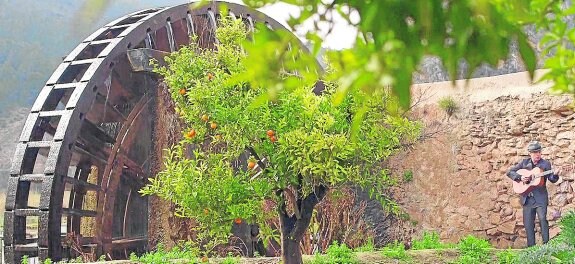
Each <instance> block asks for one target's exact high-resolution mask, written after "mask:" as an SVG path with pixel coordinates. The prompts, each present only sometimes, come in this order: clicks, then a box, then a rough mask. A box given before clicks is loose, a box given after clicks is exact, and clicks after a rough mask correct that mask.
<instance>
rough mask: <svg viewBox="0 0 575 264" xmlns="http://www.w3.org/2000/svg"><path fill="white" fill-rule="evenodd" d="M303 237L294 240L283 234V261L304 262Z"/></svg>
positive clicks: (285, 263)
mask: <svg viewBox="0 0 575 264" xmlns="http://www.w3.org/2000/svg"><path fill="white" fill-rule="evenodd" d="M300 242H301V239H299V240H297V241H296V240H294V239H290V238H288V237H286V236H283V235H282V263H284V264H302V263H303V261H302V254H301V248H300V246H299V244H300Z"/></svg>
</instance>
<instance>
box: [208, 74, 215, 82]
mask: <svg viewBox="0 0 575 264" xmlns="http://www.w3.org/2000/svg"><path fill="white" fill-rule="evenodd" d="M213 79H214V74H213V73H211V72H208V80H210V81H211V80H213Z"/></svg>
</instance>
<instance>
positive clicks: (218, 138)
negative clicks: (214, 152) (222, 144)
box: [214, 134, 222, 141]
mask: <svg viewBox="0 0 575 264" xmlns="http://www.w3.org/2000/svg"><path fill="white" fill-rule="evenodd" d="M214 138H215V139H216V140H218V141H219V140H222V135H220V134H217V135H215V136H214Z"/></svg>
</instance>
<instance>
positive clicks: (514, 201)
mask: <svg viewBox="0 0 575 264" xmlns="http://www.w3.org/2000/svg"><path fill="white" fill-rule="evenodd" d="M509 204H510V205H511V207H513V208H516V209H518V208H521V198H519V197H517V196H513V197H511V198H510V200H509Z"/></svg>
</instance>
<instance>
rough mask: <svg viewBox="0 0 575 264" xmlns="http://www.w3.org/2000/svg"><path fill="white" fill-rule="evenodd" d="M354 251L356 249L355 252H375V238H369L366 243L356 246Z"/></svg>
mask: <svg viewBox="0 0 575 264" xmlns="http://www.w3.org/2000/svg"><path fill="white" fill-rule="evenodd" d="M353 251H355V252H373V251H375V245H374V243H373V238H369V239H367V242H366V243H365V244H363V245H361V246H359V247H357V248H355V249H354V250H353Z"/></svg>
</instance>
